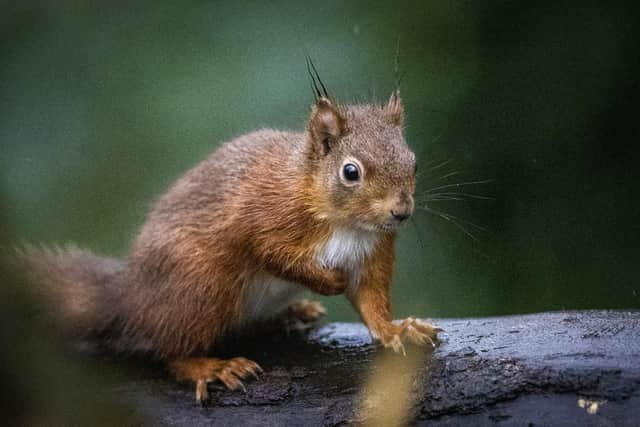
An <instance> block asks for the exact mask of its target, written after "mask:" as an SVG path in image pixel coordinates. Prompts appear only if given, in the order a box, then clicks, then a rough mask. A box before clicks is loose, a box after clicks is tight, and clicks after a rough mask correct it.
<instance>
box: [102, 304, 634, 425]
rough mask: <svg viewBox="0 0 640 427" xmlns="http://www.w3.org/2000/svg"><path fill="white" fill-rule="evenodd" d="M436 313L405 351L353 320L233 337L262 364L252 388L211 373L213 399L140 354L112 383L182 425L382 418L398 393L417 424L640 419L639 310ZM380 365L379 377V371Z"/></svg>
mask: <svg viewBox="0 0 640 427" xmlns="http://www.w3.org/2000/svg"><path fill="white" fill-rule="evenodd" d="M434 323H436V324H437V325H439V326H441V327H442V328H444V329H445V332H443V333H441V344H440V345H439V346H438V347H437V348H436V349H435V350H433V351H427V352H424V351H420V350H418V349H415V348H413V349H411V348H410V349H408V350H409V355H408V356H407V357H403V356H401V355H396V354H389V352H388V351H384V350H382V349H380V348H379V347H378V346H376V345H374V344H372V342H371V339H370V337H369V334H368V332H367V330H366V329H365V328H364V326H363V325H361V324H355V323H331V324H327V325H325V326H323V327H321V328H319V329H316V330H314V331H312V332H311V333H309V334H308V335H306V336H303V337H301V336H286V335H284V334H278V333H266V332H262V333H260V334H254V335H253V336H244V337H236V338H233V339H231V340H230V341H229V342H227V343H225V345H224V350H223V351H222V352H221V353H223V355H226V356H239V355H242V356H244V357H248V358H252V359H253V360H256V361H258V362H259V363H260V364H261V365H262V367H263V368H264V369H265V373H264V374H263V375H262V376H261V377H260V378H259V379H258V380H256V381H251V382H247V383H246V391H227V390H225V389H224V388H223V387H222V386H220V385H218V384H215V383H212V384H210V392H211V395H212V400H211V402H210V404H209V406H207V407H201V406H199V405H198V404H196V402H195V400H194V394H193V389H192V388H191V387H190V386H187V385H178V384H176V383H174V382H173V381H172V380H171V379H170V378H168V376H167V375H166V373H165V372H164V371H163V370H162V369H161V368H159V367H157V366H148V365H146V364H140V366H137V365H138V362H135V363H134V367H135V368H134V369H131V368H132V366H131V361H128V362H122V363H126V364H127V369H129V371H135V374H133V375H132V376H129V377H127V379H126V380H123V381H122V384H120V385H119V386H118V387H116V388H114V389H111V390H108V391H107V392H108V393H114V394H118V395H120V396H121V397H122V398H124V399H125V400H127V401H128V402H133V405H134V406H135V407H136V408H137V411H138V412H139V414H140V415H142V416H144V417H146V419H148V420H149V423H150V424H165V425H180V426H181V425H184V426H187V425H188V426H191V425H205V424H208V425H221V426H225V425H228V426H237V425H242V426H252V425H255V426H270V425H273V426H276V425H277V426H281V425H292V426H293V425H300V426H316V425H317V426H320V425H322V426H338V425H353V424H355V425H359V424H369V425H375V424H378V425H384V424H387V423H388V422H390V421H389V419H388V418H384V416H385V415H384V411H385V410H386V408H387V407H388V408H389V411H391V413H392V416H393V417H398V415H397V413H396V414H395V415H393V410H394V409H393V408H395V407H397V406H398V405H397V404H398V403H399V404H400V407H401V408H402V415H401V416H400V418H392V420H395V421H401V422H405V423H409V424H412V425H429V426H453V425H460V424H468V425H518V426H523V425H576V426H590V425H594V426H600V425H602V426H608V425H615V426H627V425H628V426H638V425H640V311H582V312H552V313H541V314H532V315H522V316H508V317H491V318H475V319H446V320H436V321H435V322H434ZM398 367H400V369H399V368H398ZM138 368H139V369H138ZM379 374H381V375H382V378H383V380H382V382H379V381H378V382H377V380H374V379H372V378H375V377H376V375H379ZM385 381H386V382H385ZM399 383H401V384H405V385H406V390H405V391H406V393H403V392H402V391H398V390H400V389H402V387H401V384H400V385H398V384H399ZM367 384H368V385H367ZM398 387H399V388H398ZM381 414H382V415H381ZM380 417H382V418H380ZM382 421H384V422H382Z"/></svg>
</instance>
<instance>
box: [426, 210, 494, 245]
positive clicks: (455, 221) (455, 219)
mask: <svg viewBox="0 0 640 427" xmlns="http://www.w3.org/2000/svg"><path fill="white" fill-rule="evenodd" d="M418 209H422V210H425V211H427V212H430V213H432V214H434V215H436V216H439V217H440V218H442V219H444V220H446V221H448V222H450V223H451V224H453V225H455V226H456V227H458V229H459V230H460V231H462V232H463V233H464V234H466V235H467V236H469V237H470V238H471V239H473V240H474V241H476V242H477V241H478V238H477V237H476V236H475V235H474V234H473V233H471V232H470V231H469V230H467V229H466V228H465V227H464V226H463V225H462V224H460V222H464V223H468V224H469V225H472V226H474V227H477V228H479V229H480V230H484V229H483V228H482V227H480V226H478V225H476V224H473V223H469V222H468V221H465V220H463V219H460V218H458V217H456V216H453V215H450V214H446V213H444V212H440V211H438V210H435V209H432V208H429V207H427V206H419V207H418ZM459 221H460V222H459Z"/></svg>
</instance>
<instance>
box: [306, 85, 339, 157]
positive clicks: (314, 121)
mask: <svg viewBox="0 0 640 427" xmlns="http://www.w3.org/2000/svg"><path fill="white" fill-rule="evenodd" d="M345 129H346V126H345V120H344V117H342V115H341V114H340V111H339V110H338V108H336V107H335V106H334V105H333V104H332V103H331V101H329V100H328V99H327V98H324V97H323V98H320V99H318V102H316V104H315V105H314V106H313V108H312V110H311V118H310V119H309V133H310V134H311V138H312V139H313V141H314V143H316V144H319V145H320V146H321V147H322V150H323V153H324V154H327V153H328V152H329V151H330V150H331V148H332V146H333V144H335V142H336V141H337V140H338V139H339V138H340V137H341V136H343V135H344V132H345Z"/></svg>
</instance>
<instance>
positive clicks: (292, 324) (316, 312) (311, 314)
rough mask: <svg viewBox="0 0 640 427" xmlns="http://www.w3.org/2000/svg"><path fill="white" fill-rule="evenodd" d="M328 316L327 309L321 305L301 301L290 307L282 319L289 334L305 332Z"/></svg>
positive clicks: (314, 302) (305, 300)
mask: <svg viewBox="0 0 640 427" xmlns="http://www.w3.org/2000/svg"><path fill="white" fill-rule="evenodd" d="M326 315H327V309H326V308H324V306H323V305H322V304H321V303H319V302H317V301H309V300H308V299H301V300H298V301H295V302H293V303H292V304H291V305H289V307H287V308H286V309H285V310H284V312H283V313H282V318H283V320H284V323H285V326H286V329H287V331H288V332H291V331H301V332H304V331H306V330H308V329H311V328H312V327H313V326H315V324H316V323H317V322H318V321H319V320H320V319H321V318H322V317H324V316H326Z"/></svg>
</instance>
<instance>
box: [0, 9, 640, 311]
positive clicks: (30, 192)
mask: <svg viewBox="0 0 640 427" xmlns="http://www.w3.org/2000/svg"><path fill="white" fill-rule="evenodd" d="M14 3H15V4H12V5H5V6H3V14H2V16H1V17H0V24H1V25H2V42H1V43H2V44H1V45H2V50H1V51H0V56H1V61H0V81H1V82H2V84H1V88H2V97H1V100H0V140H1V143H2V151H1V153H2V154H0V185H1V188H0V190H1V191H2V193H3V202H2V203H3V204H4V206H5V207H6V209H5V212H4V213H5V217H6V221H7V224H8V227H7V230H8V233H9V237H10V238H11V239H14V240H15V239H26V240H29V241H44V242H57V243H64V242H67V241H74V242H77V243H78V244H79V245H81V246H85V247H89V248H92V249H94V250H96V251H97V252H102V253H108V254H116V255H123V254H125V253H126V250H127V246H128V244H129V241H130V239H131V238H132V236H133V234H134V233H135V231H136V229H137V228H138V227H139V225H140V224H141V223H142V222H143V220H144V215H145V212H146V211H147V208H148V206H149V204H150V203H151V202H152V201H153V199H154V198H155V197H157V196H158V195H159V194H161V193H162V192H163V191H164V190H165V189H166V188H167V186H168V185H169V184H170V183H171V182H172V180H174V179H175V178H176V177H178V176H179V175H180V174H182V173H183V172H184V171H185V170H187V169H188V168H189V167H191V166H192V165H194V164H195V163H196V162H198V161H199V160H200V159H202V158H203V157H204V156H206V155H207V153H208V152H210V151H211V150H213V149H214V148H215V147H216V146H217V145H218V144H220V143H221V142H223V141H225V140H229V139H230V138H233V137H234V136H237V135H240V134H242V133H244V132H246V131H249V130H252V129H255V128H258V127H274V128H292V129H302V127H303V126H304V121H305V119H306V116H307V112H308V107H309V104H310V103H311V101H312V94H311V91H310V89H309V83H308V77H307V75H306V70H305V60H304V56H305V53H306V52H309V53H310V54H311V55H312V56H313V58H314V59H315V62H316V65H317V66H318V68H319V71H320V73H321V75H322V77H323V79H324V81H325V82H326V83H327V84H328V86H329V89H330V91H331V93H333V94H336V96H337V97H338V99H339V100H341V101H344V102H369V101H372V100H384V99H386V97H387V96H388V94H389V93H390V91H391V90H392V88H393V84H394V83H393V82H394V55H395V49H396V43H397V40H398V37H399V38H400V53H401V55H400V64H401V70H402V74H403V79H402V94H403V97H404V99H405V103H406V110H407V114H408V118H407V138H408V141H409V143H410V145H412V146H413V147H414V149H415V150H416V152H417V154H418V157H419V159H420V170H421V172H422V173H421V177H420V185H419V187H420V188H419V191H420V192H425V191H427V190H428V189H429V188H433V187H437V186H441V185H447V184H450V183H455V182H465V181H474V180H482V179H492V180H493V182H492V183H491V184H486V185H478V186H473V185H471V186H468V187H458V188H453V190H455V191H457V192H463V191H464V192H465V193H472V194H481V195H490V196H492V197H494V199H495V200H493V201H488V200H468V201H438V202H432V203H431V204H430V205H429V206H430V207H431V208H435V209H438V210H442V211H445V212H449V213H451V214H453V215H455V216H456V217H461V218H463V219H464V220H468V221H471V222H473V223H475V224H479V225H480V226H482V227H484V228H486V231H483V230H478V229H474V227H473V226H470V225H468V224H466V223H462V224H461V225H462V226H464V227H465V228H467V229H468V230H469V231H470V232H472V233H473V234H474V235H476V237H477V241H476V240H473V239H471V238H469V237H468V236H467V235H465V234H464V233H463V232H461V231H460V230H459V229H458V228H457V227H456V226H455V225H454V224H453V223H452V222H451V221H446V220H443V219H442V218H440V217H437V216H435V215H430V214H428V213H426V212H421V213H419V214H417V215H416V216H415V217H414V220H413V222H412V223H411V224H409V225H408V226H407V227H406V229H405V230H404V231H403V234H402V237H401V239H400V242H399V248H398V257H397V258H398V266H397V273H396V276H395V277H396V280H395V282H396V283H395V305H396V313H397V314H398V316H405V315H409V314H416V315H424V316H469V315H487V314H505V313H513V312H529V311H539V310H552V309H560V308H589V307H599V308H614V307H639V306H640V298H639V297H638V295H637V293H636V292H637V291H639V290H638V282H639V280H638V279H639V278H640V271H639V268H638V264H637V262H636V258H637V254H638V249H640V237H639V236H640V233H639V232H638V231H639V230H638V222H637V217H638V215H637V213H638V211H639V209H638V208H639V207H640V206H639V204H640V202H639V200H640V197H638V196H639V194H638V192H639V190H638V185H637V184H638V178H639V176H638V174H639V172H638V168H637V164H638V162H637V160H638V144H637V141H638V139H637V135H638V132H637V129H638V128H637V123H636V118H635V116H634V115H633V113H632V111H633V108H632V105H633V104H632V101H630V99H634V97H635V99H637V94H638V86H637V83H636V79H637V75H639V73H638V60H637V58H638V57H639V55H638V51H637V48H636V47H635V46H634V44H635V41H636V40H638V38H639V37H638V36H639V34H638V33H639V30H638V27H637V25H636V26H634V24H635V22H637V20H636V18H637V17H634V13H633V12H632V10H631V7H626V6H625V5H624V4H618V3H616V4H613V3H611V4H602V5H599V6H591V5H587V4H584V2H575V3H571V2H550V3H549V4H546V5H542V4H540V3H538V2H530V3H529V4H527V3H522V2H466V1H450V2H423V1H419V2H418V1H416V2H399V3H398V2H332V1H323V2H318V3H316V4H314V5H309V4H307V3H306V2H303V3H301V2H295V1H285V2H277V3H273V2H233V3H232V2H224V3H215V2H168V1H156V2H147V3H138V5H137V6H131V5H129V4H127V3H120V2H110V3H99V2H95V3H91V2H89V3H86V2H85V3H76V2H66V1H62V2H56V3H50V4H46V3H42V2H33V3H30V2H14ZM634 159H635V161H634ZM445 161H448V163H446V164H445V165H444V166H439V167H438V165H442V162H445ZM453 172H458V174H456V175H452V176H449V177H445V176H446V175H447V174H450V173H453ZM330 304H331V305H332V308H334V309H335V310H334V314H335V316H334V318H342V319H353V318H354V314H353V313H352V311H351V309H350V308H348V307H347V306H346V304H345V303H343V302H342V301H340V300H339V299H335V298H334V299H332V300H331V303H330Z"/></svg>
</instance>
